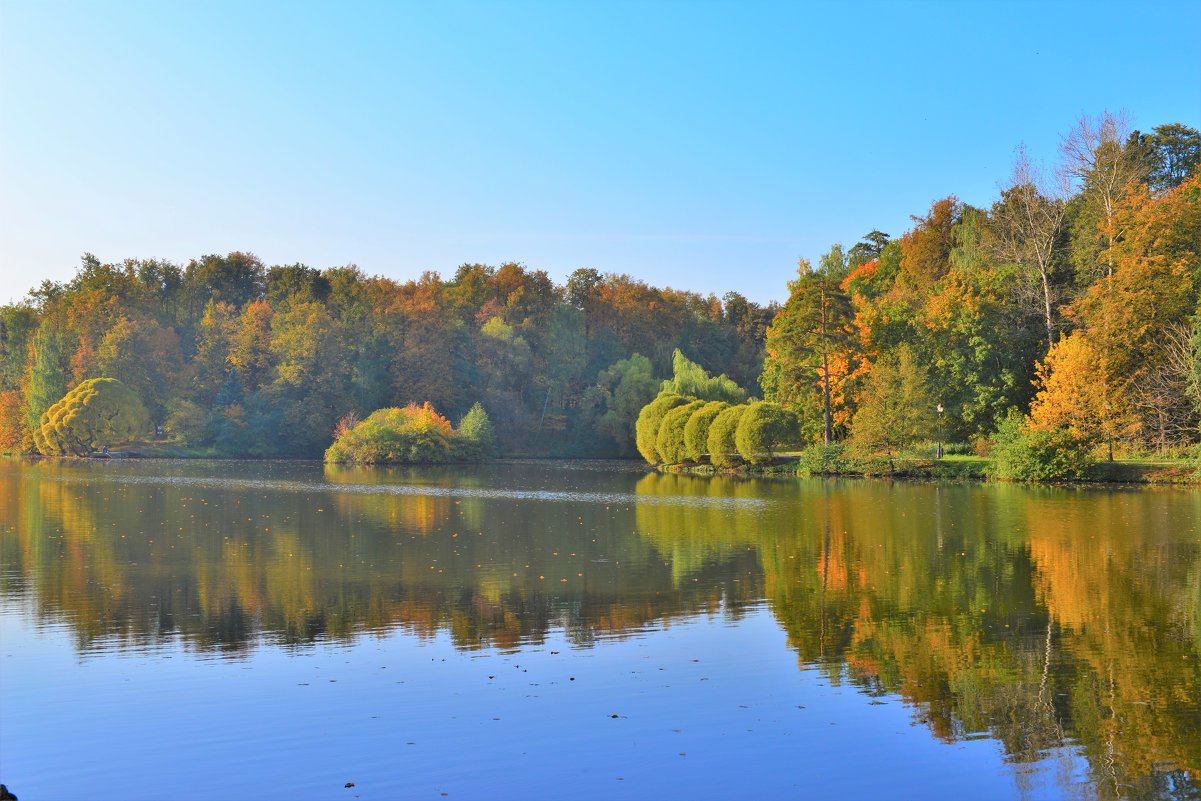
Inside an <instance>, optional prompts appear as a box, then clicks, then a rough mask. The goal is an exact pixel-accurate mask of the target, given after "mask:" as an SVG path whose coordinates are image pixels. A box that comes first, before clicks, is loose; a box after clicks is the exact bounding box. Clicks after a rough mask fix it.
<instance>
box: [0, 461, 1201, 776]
mask: <svg viewBox="0 0 1201 801" xmlns="http://www.w3.org/2000/svg"><path fill="white" fill-rule="evenodd" d="M372 486H378V487H380V489H381V491H379V492H372V491H370V490H371V487H372ZM397 487H403V488H406V489H405V490H404V491H403V492H397V491H395V488H397ZM346 488H351V489H352V491H344V490H345V489H346ZM1199 525H1201V495H1198V494H1196V493H1187V492H1153V491H1130V492H1125V491H1122V492H1104V491H1086V490H1064V489H1044V490H1033V489H1029V488H1021V487H1008V486H935V485H902V484H887V483H882V482H851V483H836V482H811V483H810V482H792V481H787V482H776V481H754V480H733V479H723V478H712V479H703V478H695V477H687V476H672V475H657V474H651V475H643V474H641V473H630V472H613V471H602V470H571V469H562V468H555V467H552V466H548V465H545V464H542V465H537V464H535V465H524V466H522V465H501V466H494V467H481V468H473V469H468V470H453V471H452V470H443V471H430V470H400V469H397V470H370V469H354V468H330V469H326V470H324V471H323V470H322V469H321V468H319V467H314V466H311V465H280V464H276V465H244V464H236V463H230V464H221V465H217V466H215V467H214V466H213V465H177V464H160V465H154V464H142V465H58V464H36V465H28V466H23V465H19V464H17V463H6V464H4V465H3V466H0V529H2V532H3V533H2V537H0V556H2V557H3V565H4V569H3V571H2V573H0V595H2V596H3V598H4V599H5V600H6V601H9V602H12V601H16V600H24V601H25V602H26V603H27V604H28V605H29V606H30V607H31V608H32V609H34V610H35V614H36V615H37V616H38V617H39V619H41V620H44V621H47V622H54V623H58V622H61V621H64V620H65V621H68V622H69V624H70V626H71V629H72V631H73V632H74V635H75V637H76V638H77V643H78V648H79V651H80V652H81V653H82V654H84V655H85V657H86V655H88V654H91V653H97V652H102V651H105V650H110V649H114V648H124V649H130V648H146V647H150V646H153V645H154V644H155V643H156V642H157V641H159V640H160V638H164V637H167V636H170V637H172V638H182V639H183V640H185V641H186V642H188V643H190V644H191V647H193V648H195V649H197V650H203V651H215V652H228V653H233V654H236V653H239V652H242V651H244V650H246V649H249V648H254V647H261V646H264V645H268V644H270V645H276V646H280V645H282V646H285V647H304V645H305V644H306V643H311V642H314V641H317V640H320V639H327V638H344V639H348V640H349V639H351V638H354V637H356V636H360V635H363V634H368V633H371V632H382V631H386V630H389V629H393V628H400V629H403V630H405V631H408V632H412V633H415V634H417V635H420V636H433V635H434V634H435V633H438V632H448V633H449V634H450V636H451V637H452V638H453V641H454V642H455V644H456V645H457V646H458V647H460V648H465V649H473V648H481V647H484V646H493V647H499V648H502V649H514V648H519V647H521V646H522V645H523V644H527V643H537V642H541V641H542V640H543V639H544V638H545V637H546V636H547V635H548V633H550V632H551V631H553V630H556V629H561V630H563V631H565V632H566V633H567V634H568V636H569V638H570V639H571V641H572V642H574V643H576V644H577V645H580V646H586V645H588V644H589V643H592V642H593V641H595V640H597V639H603V638H606V637H620V636H630V635H633V634H639V633H643V632H647V631H650V630H655V629H660V628H662V627H663V626H665V625H669V624H670V623H671V622H672V621H673V620H678V619H683V618H686V617H691V616H695V615H722V616H726V617H728V618H730V619H737V618H738V617H739V616H740V615H741V614H743V613H744V612H745V611H746V610H748V609H750V608H753V607H755V606H757V605H760V604H762V603H764V602H766V603H767V604H769V606H770V608H771V609H772V611H773V613H774V615H775V616H776V618H777V620H778V621H779V623H780V625H781V626H782V627H783V629H784V631H785V632H786V637H787V643H788V646H789V647H790V648H791V649H792V650H793V651H795V653H796V654H797V658H798V661H799V663H800V665H801V666H802V667H808V666H813V667H816V668H817V669H819V670H821V671H822V672H823V673H824V674H825V675H826V676H827V678H828V679H829V681H831V682H833V683H838V684H845V685H849V686H853V687H855V688H857V689H859V690H860V691H862V692H864V693H867V694H870V695H885V694H895V695H899V696H901V697H903V698H904V699H906V700H907V701H908V702H909V703H911V704H912V705H913V708H914V710H915V715H916V716H917V718H918V719H919V720H920V721H921V723H922V724H923V725H925V726H927V727H928V729H929V731H930V732H931V733H932V734H933V736H935V737H938V738H940V739H943V740H946V741H954V740H957V739H961V738H969V737H973V736H981V735H987V736H990V737H992V738H995V739H996V740H997V741H998V742H1000V743H1001V744H1002V745H1003V748H1004V751H1005V754H1006V755H1007V758H1008V759H1010V760H1012V761H1013V762H1015V763H1019V764H1022V763H1033V762H1037V761H1041V760H1045V759H1047V758H1049V757H1053V756H1056V755H1062V754H1064V753H1067V752H1065V751H1064V746H1065V745H1071V746H1074V747H1076V748H1078V749H1079V750H1080V752H1082V753H1083V755H1084V756H1085V758H1086V760H1087V763H1088V766H1089V770H1090V772H1091V776H1090V779H1091V784H1092V785H1093V786H1094V787H1095V788H1096V791H1097V792H1098V793H1099V794H1100V795H1101V796H1102V797H1148V798H1150V797H1195V794H1196V792H1197V785H1196V782H1197V780H1198V778H1199V775H1201V774H1199V771H1201V663H1199V656H1201V653H1199V650H1198V642H1199V641H1201V534H1199V533H1198V526H1199ZM1066 770H1068V768H1066V767H1065V771H1066Z"/></svg>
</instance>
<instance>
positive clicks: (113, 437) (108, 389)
mask: <svg viewBox="0 0 1201 801" xmlns="http://www.w3.org/2000/svg"><path fill="white" fill-rule="evenodd" d="M148 426H149V419H148V417H147V414H146V408H145V407H144V406H143V405H142V401H141V400H140V399H139V398H138V396H137V395H136V394H135V393H134V391H133V390H132V389H130V388H129V387H128V386H126V385H125V384H123V383H121V382H120V381H118V380H117V379H115V378H92V379H89V380H87V381H84V382H83V383H82V384H80V385H79V386H77V387H75V389H73V390H71V391H70V392H68V393H67V394H66V395H64V396H63V397H62V400H60V401H58V403H55V404H54V405H52V406H51V407H50V408H49V409H47V410H46V411H45V413H43V414H42V420H41V425H40V426H39V427H38V429H37V430H36V431H35V432H34V439H35V441H36V444H37V448H38V450H39V451H40V452H41V453H42V454H44V455H46V456H68V455H74V456H86V455H87V454H88V453H90V452H91V451H92V450H93V449H94V448H96V447H97V446H100V445H111V444H114V443H117V442H127V441H129V440H130V439H132V438H133V437H135V436H137V435H138V434H140V433H143V432H144V431H145V430H146V428H147V427H148Z"/></svg>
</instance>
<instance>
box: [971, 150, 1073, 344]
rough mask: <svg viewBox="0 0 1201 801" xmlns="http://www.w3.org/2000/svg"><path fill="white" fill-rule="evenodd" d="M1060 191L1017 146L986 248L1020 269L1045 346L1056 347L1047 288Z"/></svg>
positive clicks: (1052, 291)
mask: <svg viewBox="0 0 1201 801" xmlns="http://www.w3.org/2000/svg"><path fill="white" fill-rule="evenodd" d="M1064 194H1065V192H1064V187H1063V186H1061V185H1052V184H1051V183H1050V182H1048V181H1046V180H1045V179H1044V177H1043V175H1042V174H1041V172H1040V171H1039V170H1038V168H1037V167H1035V166H1034V165H1033V164H1032V163H1031V162H1030V158H1029V156H1028V155H1027V153H1026V146H1025V145H1019V146H1018V148H1017V159H1016V160H1015V162H1014V165H1013V174H1012V176H1011V177H1010V179H1009V181H1008V183H1006V184H1005V185H1004V186H1003V187H1002V188H1001V199H1000V200H998V201H997V202H996V203H994V204H993V206H992V210H991V211H990V214H989V222H988V227H987V229H986V236H985V247H986V248H987V249H988V251H989V252H990V253H991V255H992V256H993V257H994V258H996V259H998V260H1000V261H1003V262H1006V263H1009V264H1014V265H1016V266H1018V267H1019V268H1021V270H1022V274H1023V278H1024V279H1025V281H1024V283H1025V287H1026V290H1027V292H1026V294H1027V296H1028V298H1029V299H1030V300H1031V301H1032V302H1035V303H1037V304H1038V305H1039V306H1040V316H1042V318H1043V322H1044V325H1045V326H1046V332H1047V346H1048V347H1050V346H1051V345H1052V344H1053V343H1054V342H1055V300H1054V294H1055V287H1054V284H1053V282H1052V275H1051V273H1052V270H1053V269H1054V262H1055V255H1056V250H1057V248H1058V246H1059V240H1060V233H1061V231H1062V229H1063V217H1064V209H1065V206H1066V204H1065V201H1064Z"/></svg>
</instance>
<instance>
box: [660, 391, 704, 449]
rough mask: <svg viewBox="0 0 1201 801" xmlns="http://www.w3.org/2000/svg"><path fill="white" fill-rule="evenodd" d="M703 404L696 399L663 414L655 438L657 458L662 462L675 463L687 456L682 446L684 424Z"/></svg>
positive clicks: (686, 423)
mask: <svg viewBox="0 0 1201 801" xmlns="http://www.w3.org/2000/svg"><path fill="white" fill-rule="evenodd" d="M704 405H705V402H704V401H702V400H696V401H692V402H691V403H685V404H684V405H683V406H677V407H675V408H674V409H671V410H670V411H668V413H667V414H665V415H663V422H662V423H660V424H659V436H658V437H656V438H655V450H656V451H658V452H659V458H660V459H661V460H662V461H663V463H664V464H675V463H677V462H682V461H684V460H685V459H687V458H688V452H687V450H686V449H685V448H684V426H686V425H688V419H689V418H690V417H692V414H693V412H696V411H698V410H699V409H700V408H701V407H702V406H704Z"/></svg>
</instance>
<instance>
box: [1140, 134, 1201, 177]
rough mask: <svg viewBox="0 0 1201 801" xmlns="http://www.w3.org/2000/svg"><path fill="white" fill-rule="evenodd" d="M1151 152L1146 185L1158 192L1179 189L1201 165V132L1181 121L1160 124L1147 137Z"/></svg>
mask: <svg viewBox="0 0 1201 801" xmlns="http://www.w3.org/2000/svg"><path fill="white" fill-rule="evenodd" d="M1146 144H1147V145H1148V147H1149V149H1150V153H1149V156H1150V159H1149V160H1150V169H1149V174H1148V176H1147V182H1148V183H1149V184H1150V185H1151V189H1153V190H1154V191H1156V192H1167V191H1170V190H1172V189H1175V188H1176V187H1178V186H1180V185H1181V184H1182V183H1184V182H1185V181H1186V180H1188V178H1189V176H1190V175H1192V174H1193V173H1195V172H1196V171H1197V167H1198V165H1201V132H1198V131H1197V129H1196V128H1190V127H1189V126H1187V125H1182V124H1181V123H1179V122H1173V123H1169V124H1167V125H1157V126H1155V127H1154V128H1152V129H1151V134H1150V135H1149V136H1147V137H1146Z"/></svg>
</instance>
